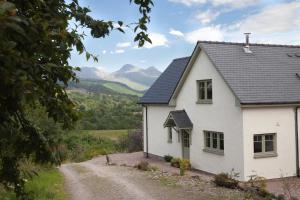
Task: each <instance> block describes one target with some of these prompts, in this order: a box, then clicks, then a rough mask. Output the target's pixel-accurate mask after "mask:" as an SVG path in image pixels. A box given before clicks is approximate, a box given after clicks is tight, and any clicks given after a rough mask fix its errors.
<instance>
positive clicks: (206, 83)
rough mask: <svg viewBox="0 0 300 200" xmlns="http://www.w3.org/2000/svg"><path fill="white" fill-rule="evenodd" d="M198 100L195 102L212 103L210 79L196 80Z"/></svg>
mask: <svg viewBox="0 0 300 200" xmlns="http://www.w3.org/2000/svg"><path fill="white" fill-rule="evenodd" d="M197 88H198V100H197V103H207V104H210V103H212V80H211V79H208V80H198V81H197Z"/></svg>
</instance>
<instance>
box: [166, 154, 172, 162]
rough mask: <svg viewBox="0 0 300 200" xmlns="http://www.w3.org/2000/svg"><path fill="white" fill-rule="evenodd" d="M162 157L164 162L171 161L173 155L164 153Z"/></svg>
mask: <svg viewBox="0 0 300 200" xmlns="http://www.w3.org/2000/svg"><path fill="white" fill-rule="evenodd" d="M164 159H165V161H166V162H171V160H172V159H173V156H170V155H165V156H164Z"/></svg>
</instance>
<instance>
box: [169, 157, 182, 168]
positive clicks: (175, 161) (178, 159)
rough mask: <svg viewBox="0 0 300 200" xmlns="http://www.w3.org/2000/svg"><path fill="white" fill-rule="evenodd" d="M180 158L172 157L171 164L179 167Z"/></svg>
mask: <svg viewBox="0 0 300 200" xmlns="http://www.w3.org/2000/svg"><path fill="white" fill-rule="evenodd" d="M180 160H181V159H180V158H172V160H171V166H173V167H177V168H179V167H180Z"/></svg>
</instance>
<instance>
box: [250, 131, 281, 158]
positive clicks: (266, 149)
mask: <svg viewBox="0 0 300 200" xmlns="http://www.w3.org/2000/svg"><path fill="white" fill-rule="evenodd" d="M253 149H254V157H255V158H264V157H273V156H277V153H276V134H275V133H268V134H256V135H254V136H253Z"/></svg>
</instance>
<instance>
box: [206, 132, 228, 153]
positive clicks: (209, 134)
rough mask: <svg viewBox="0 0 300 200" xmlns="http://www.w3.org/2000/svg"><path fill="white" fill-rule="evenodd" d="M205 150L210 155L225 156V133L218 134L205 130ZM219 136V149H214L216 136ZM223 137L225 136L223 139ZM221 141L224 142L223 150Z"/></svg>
mask: <svg viewBox="0 0 300 200" xmlns="http://www.w3.org/2000/svg"><path fill="white" fill-rule="evenodd" d="M203 133H204V148H203V151H204V152H208V153H213V154H217V155H224V149H225V148H224V146H225V144H224V141H225V137H224V133H223V132H218V131H208V130H204V131H203ZM215 134H216V135H217V148H214V147H213V143H214V142H213V140H214V135H215ZM221 135H222V136H223V137H222V139H221ZM208 138H209V141H210V142H209V146H208V143H207V139H208ZM221 140H223V149H221V145H220V144H221Z"/></svg>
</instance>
